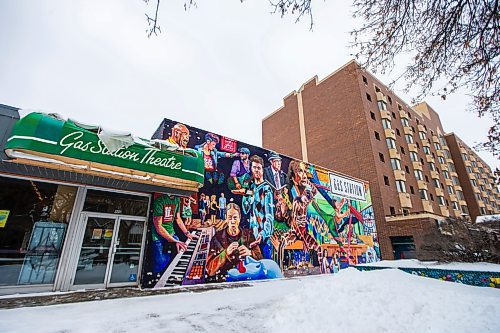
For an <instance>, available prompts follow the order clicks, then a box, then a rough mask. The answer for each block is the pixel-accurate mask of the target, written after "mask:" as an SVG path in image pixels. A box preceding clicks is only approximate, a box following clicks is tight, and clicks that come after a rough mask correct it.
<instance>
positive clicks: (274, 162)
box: [271, 158, 281, 171]
mask: <svg viewBox="0 0 500 333" xmlns="http://www.w3.org/2000/svg"><path fill="white" fill-rule="evenodd" d="M271 166H272V167H273V169H274V170H275V171H280V170H281V159H277V158H275V159H272V160H271Z"/></svg>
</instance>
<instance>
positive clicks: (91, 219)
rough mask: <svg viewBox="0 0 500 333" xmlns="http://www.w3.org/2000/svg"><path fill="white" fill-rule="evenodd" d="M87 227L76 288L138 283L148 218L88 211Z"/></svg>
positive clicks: (74, 286) (74, 284) (77, 271)
mask: <svg viewBox="0 0 500 333" xmlns="http://www.w3.org/2000/svg"><path fill="white" fill-rule="evenodd" d="M83 219H84V220H85V230H84V231H83V240H82V245H81V248H80V254H79V258H78V263H77V267H76V272H75V276H74V279H73V287H72V289H79V288H83V287H85V288H105V287H108V286H110V287H117V286H126V285H136V284H137V279H138V273H139V266H140V263H141V254H142V249H143V243H144V231H145V222H146V219H145V218H141V217H125V216H120V215H114V214H98V215H97V214H95V215H94V214H88V213H86V214H84V215H83Z"/></svg>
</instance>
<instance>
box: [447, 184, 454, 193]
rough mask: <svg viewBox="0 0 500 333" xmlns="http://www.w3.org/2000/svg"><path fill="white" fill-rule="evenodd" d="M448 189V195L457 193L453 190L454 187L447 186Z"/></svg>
mask: <svg viewBox="0 0 500 333" xmlns="http://www.w3.org/2000/svg"><path fill="white" fill-rule="evenodd" d="M446 188H447V189H448V194H453V193H455V191H454V190H453V186H451V185H447V186H446Z"/></svg>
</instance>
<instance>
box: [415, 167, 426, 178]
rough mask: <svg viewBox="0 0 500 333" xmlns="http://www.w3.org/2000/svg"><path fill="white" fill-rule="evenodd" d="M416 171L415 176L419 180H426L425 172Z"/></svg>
mask: <svg viewBox="0 0 500 333" xmlns="http://www.w3.org/2000/svg"><path fill="white" fill-rule="evenodd" d="M414 173H415V178H417V180H424V174H423V173H422V171H421V170H418V169H417V170H414Z"/></svg>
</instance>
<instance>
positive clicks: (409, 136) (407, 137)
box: [405, 134, 414, 143]
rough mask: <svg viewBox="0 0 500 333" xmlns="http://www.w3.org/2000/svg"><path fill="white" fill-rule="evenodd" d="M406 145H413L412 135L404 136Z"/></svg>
mask: <svg viewBox="0 0 500 333" xmlns="http://www.w3.org/2000/svg"><path fill="white" fill-rule="evenodd" d="M405 139H406V143H413V142H414V141H413V135H411V134H405Z"/></svg>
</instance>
